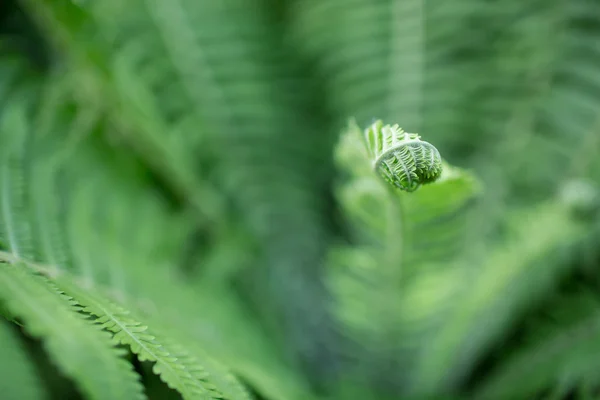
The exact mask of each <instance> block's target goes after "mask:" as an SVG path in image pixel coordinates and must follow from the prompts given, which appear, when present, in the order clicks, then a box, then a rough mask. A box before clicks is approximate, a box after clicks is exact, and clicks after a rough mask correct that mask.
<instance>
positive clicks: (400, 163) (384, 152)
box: [365, 120, 442, 192]
mask: <svg viewBox="0 0 600 400" xmlns="http://www.w3.org/2000/svg"><path fill="white" fill-rule="evenodd" d="M365 139H366V141H367V148H368V150H369V153H370V155H371V157H372V158H373V167H374V169H375V170H376V171H377V172H379V173H380V174H381V176H382V177H383V178H384V179H385V180H386V181H387V182H388V183H390V184H391V185H393V186H395V187H397V188H399V189H401V190H404V191H407V192H414V191H415V190H417V189H418V188H419V187H420V186H421V185H423V184H426V183H431V182H434V181H436V180H437V179H438V178H439V177H440V176H441V175H442V157H441V156H440V152H439V151H438V149H436V148H435V147H434V146H433V145H432V144H430V143H428V142H425V141H423V140H421V136H419V135H418V134H416V133H407V132H404V130H402V128H400V127H399V126H398V125H397V124H396V125H383V121H381V120H378V121H375V122H374V123H373V124H372V125H371V126H370V127H368V128H367V129H366V130H365Z"/></svg>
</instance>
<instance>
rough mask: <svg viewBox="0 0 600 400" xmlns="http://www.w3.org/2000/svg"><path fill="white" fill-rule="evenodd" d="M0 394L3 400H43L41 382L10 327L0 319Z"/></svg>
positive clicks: (44, 397)
mask: <svg viewBox="0 0 600 400" xmlns="http://www.w3.org/2000/svg"><path fill="white" fill-rule="evenodd" d="M0 376H1V377H2V378H1V379H0V393H2V397H3V398H5V399H38V400H44V399H46V398H47V397H46V396H45V394H44V390H43V386H42V382H41V381H40V378H39V377H38V376H37V375H36V371H35V368H34V366H33V363H32V360H30V359H29V357H28V355H27V354H26V352H25V349H24V346H23V344H22V343H21V341H20V340H19V337H18V336H17V335H16V334H15V332H13V331H12V330H11V329H10V325H9V324H8V323H7V322H5V321H2V320H1V319H0Z"/></svg>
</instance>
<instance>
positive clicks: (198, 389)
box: [58, 279, 249, 399]
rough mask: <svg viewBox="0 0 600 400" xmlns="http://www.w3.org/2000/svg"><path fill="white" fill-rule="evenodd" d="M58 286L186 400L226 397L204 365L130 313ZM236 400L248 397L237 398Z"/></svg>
mask: <svg viewBox="0 0 600 400" xmlns="http://www.w3.org/2000/svg"><path fill="white" fill-rule="evenodd" d="M58 282H59V286H60V287H61V289H63V290H65V291H66V292H68V293H70V294H71V295H72V296H74V298H76V299H77V302H78V303H79V304H80V305H81V306H82V307H83V309H82V311H83V312H85V313H89V314H91V315H94V316H95V317H96V318H97V319H96V320H95V321H94V322H96V323H97V324H99V325H100V326H101V327H102V328H103V329H105V330H108V331H110V332H112V333H114V340H115V341H116V342H117V343H120V344H123V345H127V346H129V347H130V348H131V351H132V352H133V353H135V354H137V356H138V357H139V359H140V360H141V361H152V362H155V363H156V365H155V367H154V371H155V373H157V374H159V375H160V376H161V378H162V379H163V380H164V381H165V382H166V383H167V384H168V385H169V386H170V387H172V388H173V389H177V391H179V392H180V393H181V394H182V395H183V397H184V398H185V399H192V398H201V399H204V398H206V399H210V398H223V394H221V393H219V392H218V391H217V390H216V387H215V386H214V385H213V384H211V383H210V381H209V380H210V376H209V374H208V373H207V372H206V371H205V369H204V367H203V366H202V364H201V363H200V362H198V360H196V359H195V358H194V357H192V356H191V355H190V354H187V353H186V352H185V351H184V350H183V349H180V348H177V347H176V346H172V345H171V346H168V345H165V344H164V340H165V339H164V338H160V337H157V336H156V334H154V332H153V331H151V330H149V329H148V327H147V326H144V325H142V324H141V323H140V322H138V320H137V319H136V318H133V317H132V316H131V315H129V314H130V313H129V312H128V311H126V310H124V309H123V308H121V307H119V306H117V305H115V304H113V303H111V302H110V301H107V300H106V299H102V298H100V297H98V296H96V295H94V294H93V293H91V292H90V290H89V289H88V290H81V289H80V288H78V287H76V286H75V285H73V284H70V283H69V282H68V281H66V280H63V279H59V281H58ZM234 398H236V399H237V398H239V399H248V398H249V397H248V396H247V395H243V394H242V395H239V394H238V395H237V396H236V397H234Z"/></svg>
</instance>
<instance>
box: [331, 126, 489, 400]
mask: <svg viewBox="0 0 600 400" xmlns="http://www.w3.org/2000/svg"><path fill="white" fill-rule="evenodd" d="M383 129H385V128H383ZM368 132H370V131H368ZM336 155H337V160H338V165H339V168H340V170H341V172H342V173H343V172H346V176H347V177H346V179H345V180H341V185H340V189H339V191H338V193H339V199H340V203H341V205H342V206H343V207H344V211H345V212H346V215H348V217H349V219H350V221H351V222H352V224H353V226H354V227H355V228H356V229H357V231H358V232H359V233H363V232H367V233H369V235H368V236H363V235H357V236H356V237H355V238H354V240H353V242H354V243H353V244H354V246H353V247H352V248H350V247H347V246H346V247H342V248H339V249H337V250H335V251H334V252H332V254H331V259H330V263H331V265H330V268H332V272H331V278H330V279H331V281H330V282H331V283H330V284H331V285H332V288H333V291H334V292H335V293H336V294H337V295H338V302H340V308H339V310H338V315H339V316H340V318H341V319H342V321H343V322H344V325H345V326H346V327H347V329H349V332H351V333H352V334H353V336H354V339H355V340H356V341H358V342H359V343H361V346H366V347H367V349H368V351H369V353H368V354H367V355H365V354H362V352H361V353H359V354H358V355H355V356H357V357H358V356H362V357H363V358H364V357H373V358H374V360H383V361H371V363H375V364H376V366H373V365H371V364H367V366H366V368H365V369H364V370H362V369H361V370H360V371H362V372H359V371H357V373H360V374H364V373H369V374H372V375H373V376H374V378H375V379H376V380H379V381H381V382H382V384H383V385H382V389H383V390H384V392H382V393H381V395H384V393H385V390H386V389H388V388H386V386H390V385H394V386H395V385H398V386H399V384H400V383H401V382H402V381H400V379H406V376H401V375H400V374H396V373H392V374H390V373H389V372H388V371H386V368H387V367H386V364H380V363H382V362H385V361H386V360H388V361H387V362H393V361H391V360H393V359H396V358H399V357H402V358H403V359H405V360H406V359H407V358H409V357H415V355H416V354H418V353H416V352H417V351H418V350H419V349H418V347H416V338H417V337H422V336H423V335H425V334H427V332H428V331H429V330H431V329H434V328H433V326H437V325H436V324H437V321H436V318H437V314H436V312H441V310H440V309H444V308H445V305H444V303H445V302H447V301H448V298H449V296H451V295H453V294H454V293H455V292H456V291H457V289H458V288H457V287H455V282H456V276H457V275H458V274H461V273H463V272H461V271H460V270H454V271H453V270H452V269H451V268H450V267H445V268H443V267H442V265H441V264H440V261H442V260H443V261H444V262H446V263H450V262H452V260H453V259H454V260H455V261H457V260H458V259H457V257H459V256H460V255H461V254H462V250H463V249H462V246H461V242H464V243H466V240H467V238H468V237H467V236H466V235H467V233H468V229H467V225H466V223H467V221H468V219H469V214H468V213H466V212H465V211H464V209H465V207H466V205H467V204H469V202H471V201H472V200H473V199H474V198H475V197H476V195H477V192H478V185H477V182H476V181H475V180H474V179H473V178H472V177H471V176H469V175H468V174H467V173H466V172H463V171H460V170H457V169H454V168H453V167H451V166H449V165H445V166H444V169H443V172H442V174H441V177H440V179H439V180H438V182H436V183H433V184H429V185H425V186H423V187H422V188H420V189H418V190H417V191H416V192H415V193H411V194H406V193H404V194H402V193H399V191H392V190H391V188H389V187H387V184H385V183H384V181H383V180H381V179H380V178H379V177H378V176H377V175H376V172H375V171H373V170H372V169H371V168H370V166H371V164H372V163H371V162H370V160H369V159H368V153H367V152H366V149H365V143H363V142H362V141H361V140H360V131H359V130H358V128H357V127H356V126H355V125H351V126H350V127H349V129H348V130H347V131H346V132H345V133H344V135H343V136H342V137H341V139H340V143H339V145H338V149H337V153H336ZM427 161H430V160H429V159H428V160H427ZM402 171H403V170H402V169H399V171H398V172H399V173H403V172H402ZM442 193H447V194H451V195H446V196H445V197H440V196H439V195H440V194H442ZM441 198H443V199H444V200H443V202H442V201H440V199H441ZM453 214H456V216H453ZM444 219H446V220H444ZM442 221H443V222H442ZM428 224H435V225H437V226H436V229H434V230H431V231H430V232H431V234H430V235H427V236H425V237H423V235H420V233H419V232H420V229H423V226H427V225H428ZM456 267H458V264H457V265H453V268H456ZM449 278H454V279H449ZM444 282H447V283H446V284H444ZM409 284H410V285H409ZM428 287H438V288H440V287H444V288H443V290H440V293H439V295H438V296H437V297H436V298H435V300H433V301H432V302H429V303H423V302H422V301H420V298H421V297H422V296H420V295H419V292H423V291H426V290H428ZM390 299H395V300H390ZM411 325H412V326H411ZM424 343H425V342H424ZM355 351H357V350H355ZM416 360H417V359H414V361H412V362H416ZM367 371H368V372H367ZM404 374H405V375H406V374H407V373H406V372H404ZM394 381H396V382H395V383H392V382H394Z"/></svg>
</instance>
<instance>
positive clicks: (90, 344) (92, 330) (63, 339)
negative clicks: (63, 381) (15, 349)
mask: <svg viewBox="0 0 600 400" xmlns="http://www.w3.org/2000/svg"><path fill="white" fill-rule="evenodd" d="M0 300H1V301H3V302H4V303H5V304H6V307H7V309H8V310H9V311H10V312H11V313H13V314H14V315H15V316H16V317H19V318H20V319H21V320H22V321H23V323H24V325H25V331H26V332H27V333H29V334H30V335H31V336H33V337H36V338H39V339H42V340H43V343H44V348H45V349H46V351H47V352H48V354H49V355H50V357H51V359H52V360H53V361H54V362H55V363H56V365H57V366H58V368H59V369H60V370H61V371H62V372H63V373H64V374H65V375H67V376H68V377H70V378H72V379H73V380H74V381H75V383H76V384H77V386H78V387H79V389H80V390H81V391H82V392H83V393H84V394H85V395H86V396H87V397H88V398H90V399H123V400H125V399H144V398H145V396H144V394H143V388H142V386H141V384H140V382H139V377H138V376H137V374H136V373H135V372H134V371H133V368H132V366H131V365H130V364H129V363H128V362H127V361H125V360H124V359H123V358H122V356H123V354H124V353H123V351H122V350H118V349H117V348H116V347H115V345H114V343H113V342H111V338H110V335H109V334H108V333H106V332H103V331H101V330H100V329H99V327H98V326H95V325H94V324H93V322H92V321H90V320H87V318H86V317H85V316H84V315H81V314H79V313H78V311H79V309H78V308H77V307H76V306H75V302H74V301H73V300H72V299H71V298H70V297H68V296H66V295H64V294H63V293H62V292H61V291H60V290H58V289H57V288H56V287H55V286H54V285H53V284H52V283H51V282H50V281H48V280H47V279H44V278H41V277H39V276H35V275H34V274H32V273H31V272H29V271H28V267H27V266H26V265H25V264H23V263H15V264H8V263H5V264H0Z"/></svg>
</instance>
